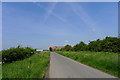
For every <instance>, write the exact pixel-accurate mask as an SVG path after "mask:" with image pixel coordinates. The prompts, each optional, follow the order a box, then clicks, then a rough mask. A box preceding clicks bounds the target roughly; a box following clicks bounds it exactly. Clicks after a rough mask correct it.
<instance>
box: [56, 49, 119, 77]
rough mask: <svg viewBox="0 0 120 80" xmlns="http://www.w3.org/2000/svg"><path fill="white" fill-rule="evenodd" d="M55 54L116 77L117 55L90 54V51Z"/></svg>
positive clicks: (105, 53) (107, 53)
mask: <svg viewBox="0 0 120 80" xmlns="http://www.w3.org/2000/svg"><path fill="white" fill-rule="evenodd" d="M57 53H59V54H61V55H64V56H66V57H69V58H71V59H74V60H76V61H78V62H81V63H84V64H87V65H89V66H92V67H94V68H97V69H100V70H102V71H104V72H107V73H109V74H112V75H114V76H118V70H119V69H120V64H118V54H117V53H112V52H90V51H80V52H72V51H66V52H65V51H64V52H62V51H57Z"/></svg>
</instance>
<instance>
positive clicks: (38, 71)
mask: <svg viewBox="0 0 120 80" xmlns="http://www.w3.org/2000/svg"><path fill="white" fill-rule="evenodd" d="M49 55H50V54H49V52H40V53H37V54H34V55H33V56H31V57H30V58H27V59H24V60H21V61H16V62H13V63H10V64H4V65H2V78H3V79H4V78H43V77H44V76H45V72H46V71H47V69H48V64H49Z"/></svg>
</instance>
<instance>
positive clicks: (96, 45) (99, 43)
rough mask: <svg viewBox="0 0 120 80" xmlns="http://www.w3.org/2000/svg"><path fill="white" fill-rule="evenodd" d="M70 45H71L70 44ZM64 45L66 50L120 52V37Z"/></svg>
mask: <svg viewBox="0 0 120 80" xmlns="http://www.w3.org/2000/svg"><path fill="white" fill-rule="evenodd" d="M69 46H70V45H69ZM66 48H67V47H64V48H63V49H62V50H64V51H95V52H120V38H117V37H106V38H105V39H103V40H100V39H97V40H96V41H90V42H89V44H85V43H84V42H80V43H79V44H76V45H75V46H73V47H71V48H67V49H66Z"/></svg>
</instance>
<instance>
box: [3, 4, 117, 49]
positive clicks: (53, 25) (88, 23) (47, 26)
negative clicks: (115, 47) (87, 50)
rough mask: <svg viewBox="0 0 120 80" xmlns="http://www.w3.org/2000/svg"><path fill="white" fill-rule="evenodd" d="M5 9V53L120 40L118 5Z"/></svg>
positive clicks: (15, 7)
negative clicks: (20, 47)
mask: <svg viewBox="0 0 120 80" xmlns="http://www.w3.org/2000/svg"><path fill="white" fill-rule="evenodd" d="M2 9H3V11H2V12H3V17H2V21H3V29H2V31H3V49H7V48H10V47H15V46H17V45H18V44H21V45H23V46H30V47H33V48H41V49H48V48H49V47H50V46H63V45H65V43H68V44H70V45H72V46H73V45H75V44H77V43H79V42H80V41H84V42H85V43H88V42H89V41H92V40H96V39H98V38H99V39H103V38H104V37H106V36H112V37H117V36H118V5H117V2H116V3H115V2H73V3H72V2H71V3H70V2H66V3H65V2H63V3H61V2H58V3H55V2H50V3H47V2H36V3H35V2H18V3H17V2H14V3H7V2H6V3H3V4H2Z"/></svg>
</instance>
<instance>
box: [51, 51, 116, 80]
mask: <svg viewBox="0 0 120 80" xmlns="http://www.w3.org/2000/svg"><path fill="white" fill-rule="evenodd" d="M49 78H115V77H114V76H111V75H109V74H107V73H104V72H102V71H99V70H97V69H94V68H92V67H89V66H87V65H84V64H81V63H79V62H76V61H74V60H72V59H69V58H67V57H64V56H62V55H60V54H57V53H55V52H51V60H50V68H49Z"/></svg>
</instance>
